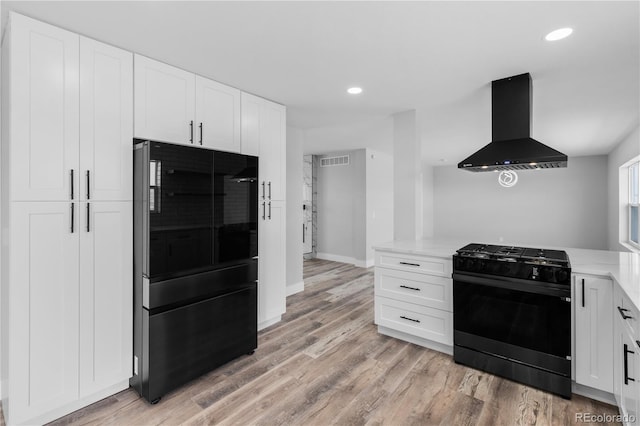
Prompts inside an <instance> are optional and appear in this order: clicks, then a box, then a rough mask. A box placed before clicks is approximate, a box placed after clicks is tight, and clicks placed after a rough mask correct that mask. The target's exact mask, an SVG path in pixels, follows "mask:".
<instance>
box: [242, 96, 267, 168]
mask: <svg viewBox="0 0 640 426" xmlns="http://www.w3.org/2000/svg"><path fill="white" fill-rule="evenodd" d="M263 101H264V99H262V98H259V97H257V96H253V95H250V94H248V93H244V92H242V144H241V146H242V149H241V152H242V153H243V154H245V155H254V156H256V157H257V156H258V155H259V154H260V108H261V106H262V102H263Z"/></svg>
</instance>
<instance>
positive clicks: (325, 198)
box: [317, 149, 366, 263]
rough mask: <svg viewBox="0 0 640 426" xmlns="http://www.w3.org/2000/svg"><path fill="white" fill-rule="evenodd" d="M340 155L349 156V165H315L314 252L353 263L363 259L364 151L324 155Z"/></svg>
mask: <svg viewBox="0 0 640 426" xmlns="http://www.w3.org/2000/svg"><path fill="white" fill-rule="evenodd" d="M339 155H349V165H345V166H332V167H318V179H317V182H318V205H317V210H318V226H317V229H318V244H317V252H318V257H319V258H325V259H329V260H336V261H341V262H349V263H355V262H356V260H360V261H364V260H365V259H364V257H365V254H364V252H365V249H364V247H365V244H366V226H362V225H363V224H361V223H360V222H364V219H365V216H364V211H365V208H366V207H364V206H363V204H364V203H365V198H366V187H365V180H366V174H365V173H366V172H365V170H366V165H365V150H364V149H361V150H356V151H341V152H331V153H327V154H325V155H323V157H324V156H327V157H332V156H339ZM321 158H322V157H321Z"/></svg>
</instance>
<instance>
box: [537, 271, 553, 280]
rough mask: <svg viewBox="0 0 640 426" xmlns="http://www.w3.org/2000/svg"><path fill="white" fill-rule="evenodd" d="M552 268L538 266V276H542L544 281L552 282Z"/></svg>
mask: <svg viewBox="0 0 640 426" xmlns="http://www.w3.org/2000/svg"><path fill="white" fill-rule="evenodd" d="M553 275H554V274H553V269H551V268H540V277H541V278H542V281H546V282H553V281H554V276H553Z"/></svg>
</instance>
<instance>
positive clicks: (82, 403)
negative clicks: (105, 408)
mask: <svg viewBox="0 0 640 426" xmlns="http://www.w3.org/2000/svg"><path fill="white" fill-rule="evenodd" d="M127 388H129V379H127V380H124V381H122V382H119V383H116V384H115V385H112V386H109V387H108V388H105V389H102V390H100V391H98V392H96V393H94V394H91V395H88V396H86V397H84V398H81V399H79V400H77V401H74V402H72V403H70V404H66V405H64V406H62V407H58V408H56V409H54V410H51V411H49V412H47V413H46V414H43V415H41V416H38V417H35V418H32V419H29V420H27V421H26V423H29V424H45V423H49V422H51V421H53V420H56V419H59V418H60V417H62V416H66V415H67V414H69V413H73V412H74V411H77V410H79V409H81V408H84V407H86V406H87V405H91V404H93V403H94V402H98V401H100V400H101V399H105V398H106V397H108V396H111V395H114V394H116V393H118V392H120V391H123V390H125V389H127ZM5 419H6V418H5Z"/></svg>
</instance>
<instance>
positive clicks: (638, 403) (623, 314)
mask: <svg viewBox="0 0 640 426" xmlns="http://www.w3.org/2000/svg"><path fill="white" fill-rule="evenodd" d="M613 315H614V318H615V319H614V344H613V394H614V396H615V399H616V403H617V404H618V408H619V409H620V414H621V415H622V416H623V418H622V420H623V422H624V424H627V425H637V424H640V422H639V421H638V409H639V408H640V383H639V382H640V341H639V340H640V339H639V338H638V330H637V328H636V324H637V321H638V318H640V312H638V310H637V309H636V308H635V306H634V305H633V304H632V303H631V301H630V300H629V298H628V297H627V296H626V294H624V292H623V291H622V289H621V288H619V286H616V287H615V289H614V295H613Z"/></svg>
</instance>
